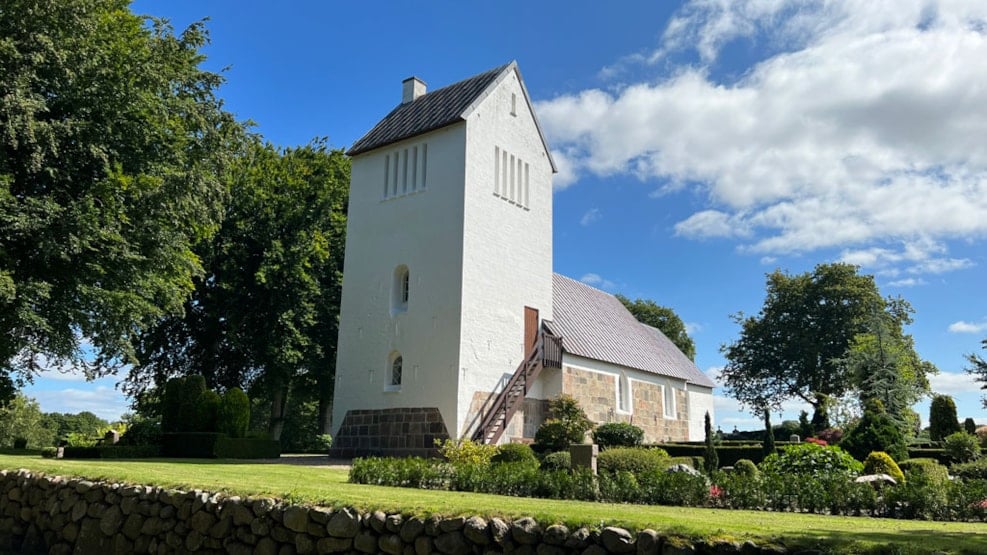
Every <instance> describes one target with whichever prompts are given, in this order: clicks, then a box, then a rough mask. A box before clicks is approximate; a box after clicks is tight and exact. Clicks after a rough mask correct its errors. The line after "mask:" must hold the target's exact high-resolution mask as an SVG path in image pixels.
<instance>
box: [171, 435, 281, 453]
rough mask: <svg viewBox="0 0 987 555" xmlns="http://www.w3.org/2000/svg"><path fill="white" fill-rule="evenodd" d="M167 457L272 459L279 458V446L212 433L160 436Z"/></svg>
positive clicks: (274, 443) (277, 444) (268, 442)
mask: <svg viewBox="0 0 987 555" xmlns="http://www.w3.org/2000/svg"><path fill="white" fill-rule="evenodd" d="M162 453H163V454H164V456H166V457H182V458H202V459H212V458H221V459H272V458H277V457H279V456H280V454H281V443H280V442H278V441H275V440H269V439H253V438H232V437H228V436H227V435H226V434H221V433H215V432H185V433H174V434H163V435H162Z"/></svg>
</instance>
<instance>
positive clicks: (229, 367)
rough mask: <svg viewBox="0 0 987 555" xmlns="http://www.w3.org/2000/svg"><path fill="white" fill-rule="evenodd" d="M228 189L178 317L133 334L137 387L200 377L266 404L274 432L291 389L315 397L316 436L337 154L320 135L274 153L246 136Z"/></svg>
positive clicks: (326, 348) (335, 274) (340, 212)
mask: <svg viewBox="0 0 987 555" xmlns="http://www.w3.org/2000/svg"><path fill="white" fill-rule="evenodd" d="M233 177H234V182H235V194H234V195H233V198H232V199H231V200H230V202H229V204H228V205H227V208H226V214H225V219H224V221H223V224H222V226H221V227H220V229H219V231H218V232H217V233H216V234H215V236H213V237H212V238H211V239H210V240H209V241H206V242H203V243H202V244H200V245H199V246H198V248H197V252H198V253H199V255H200V257H201V258H202V260H203V264H204V266H205V269H206V272H205V275H204V276H203V277H202V278H200V279H197V280H196V281H195V290H194V292H193V295H192V297H191V298H190V299H189V301H188V302H187V303H186V304H185V312H184V315H183V316H180V317H179V316H176V317H171V318H167V319H164V320H162V321H161V322H160V323H159V325H157V326H156V327H155V328H153V329H152V330H151V331H150V332H149V333H146V334H144V335H143V336H142V338H141V343H140V350H139V352H140V354H141V360H142V364H141V365H140V366H139V367H135V368H134V370H133V371H132V372H131V374H130V376H129V377H128V391H129V392H130V393H137V392H140V391H142V390H146V389H149V388H151V387H153V386H154V385H155V384H160V383H162V382H164V381H165V380H166V379H167V378H168V377H170V376H180V375H185V374H190V373H201V374H202V375H203V376H205V378H206V381H207V383H208V384H209V385H210V386H211V387H216V388H219V389H228V388H232V387H241V388H244V389H249V391H250V392H251V396H252V397H255V398H257V397H259V396H264V397H267V398H269V399H270V400H271V403H270V405H269V406H271V407H272V409H271V410H272V416H271V418H270V419H269V423H270V428H271V430H272V433H273V435H274V437H279V435H280V431H281V429H282V427H283V425H284V419H285V416H286V414H287V408H288V405H289V399H288V397H289V393H290V391H291V388H292V387H294V388H295V389H296V390H305V391H316V392H318V397H317V398H318V400H319V407H318V409H319V410H318V418H319V422H318V423H316V427H317V428H321V429H322V431H323V432H324V431H326V425H327V424H328V415H329V404H330V402H331V397H332V384H333V377H334V365H335V353H336V350H335V339H336V335H337V323H338V312H339V298H340V285H341V281H342V262H343V246H344V242H345V226H346V212H345V209H346V203H347V198H348V185H349V160H348V159H347V158H346V157H345V156H344V155H343V153H342V151H340V150H334V149H330V148H329V147H328V146H327V145H326V143H325V141H316V142H314V143H312V144H310V145H308V146H304V147H300V148H291V149H284V150H281V149H277V148H275V147H273V146H272V145H269V144H261V143H259V142H255V143H253V144H251V145H250V146H249V148H248V153H247V154H246V155H245V156H244V157H242V158H241V159H239V160H237V162H236V164H235V167H234V171H233Z"/></svg>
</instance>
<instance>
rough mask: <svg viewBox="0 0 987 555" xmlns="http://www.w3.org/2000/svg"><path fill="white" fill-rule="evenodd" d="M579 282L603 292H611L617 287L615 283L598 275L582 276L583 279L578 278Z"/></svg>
mask: <svg viewBox="0 0 987 555" xmlns="http://www.w3.org/2000/svg"><path fill="white" fill-rule="evenodd" d="M579 281H581V282H583V283H585V284H586V285H592V286H593V287H597V288H599V289H603V290H605V291H611V290H613V289H614V288H616V287H617V284H616V283H614V282H612V281H610V280H609V279H604V278H603V277H602V276H600V274H593V273H589V274H583V277H581V278H579Z"/></svg>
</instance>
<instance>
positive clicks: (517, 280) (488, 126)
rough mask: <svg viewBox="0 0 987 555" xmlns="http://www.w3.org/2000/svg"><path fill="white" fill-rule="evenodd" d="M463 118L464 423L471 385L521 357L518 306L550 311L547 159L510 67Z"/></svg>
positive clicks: (494, 378) (489, 384)
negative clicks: (465, 134) (464, 130)
mask: <svg viewBox="0 0 987 555" xmlns="http://www.w3.org/2000/svg"><path fill="white" fill-rule="evenodd" d="M512 110H513V113H514V115H512ZM467 121H468V123H467V136H466V150H467V160H468V162H467V165H466V195H465V199H464V201H465V204H464V211H465V214H466V218H465V223H464V235H463V252H464V255H463V305H462V328H461V338H462V357H461V360H460V378H461V382H462V385H461V387H460V392H459V410H460V415H461V418H460V423H463V425H464V427H465V425H466V424H468V423H469V422H472V421H473V419H474V416H475V413H474V412H473V411H471V410H470V405H471V400H472V399H473V396H474V394H475V393H477V392H486V393H488V392H490V391H492V390H493V389H494V387H495V386H496V384H497V383H498V382H499V381H500V380H501V379H503V378H504V376H505V375H506V376H510V375H511V374H513V372H514V371H515V369H516V368H517V367H518V365H519V364H520V363H521V361H522V360H523V358H524V352H523V351H524V341H523V340H524V307H525V306H530V307H532V308H536V309H538V311H539V317H540V318H541V319H550V318H551V317H552V169H551V164H550V161H549V155H548V153H547V152H546V151H545V148H544V145H543V144H542V141H541V138H540V136H539V134H538V130H537V127H536V124H535V121H534V119H533V117H532V114H531V112H530V111H529V109H528V104H527V102H526V100H525V96H524V92H523V90H522V88H521V85H520V82H519V80H518V76H517V73H515V72H514V71H510V72H508V73H507V74H506V75H505V76H504V78H503V79H502V80H501V81H500V82H499V84H498V85H497V86H495V87H492V89H491V91H490V92H489V94H488V95H487V96H486V97H484V98H481V99H479V100H478V103H477V104H476V105H475V109H474V110H473V111H472V112H471V113H470V115H469V116H468V120H467ZM463 431H465V430H459V432H460V433H462V432H463ZM507 436H508V434H505V436H504V441H507Z"/></svg>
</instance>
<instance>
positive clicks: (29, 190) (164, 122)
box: [0, 0, 242, 395]
mask: <svg viewBox="0 0 987 555" xmlns="http://www.w3.org/2000/svg"><path fill="white" fill-rule="evenodd" d="M128 3H129V2H128V1H127V0H16V1H6V2H3V4H2V5H0V386H2V387H0V390H2V391H0V393H3V394H6V395H9V394H10V393H11V385H13V384H14V382H19V381H22V380H24V379H30V377H31V375H32V373H33V372H34V371H36V370H37V369H38V368H39V367H40V366H42V365H46V364H48V365H56V364H62V363H74V364H75V365H76V366H77V367H85V368H86V369H87V370H88V371H89V372H90V373H103V372H109V371H112V370H113V369H114V368H116V366H117V365H118V364H120V363H133V362H135V361H136V356H135V355H136V353H135V350H134V341H135V340H136V336H137V334H138V333H139V332H140V331H141V330H143V329H145V328H146V327H147V326H148V325H149V324H150V323H151V322H153V321H155V320H157V319H158V318H160V317H162V316H164V315H168V314H178V313H180V312H181V309H182V303H183V301H184V300H185V299H186V298H187V296H188V293H189V292H190V291H191V290H192V287H193V281H192V280H193V278H194V277H195V276H197V275H199V274H200V273H201V267H200V264H199V260H198V258H197V257H196V255H195V254H194V253H193V252H192V250H191V246H192V245H193V244H194V243H195V242H196V241H199V240H201V239H203V238H205V237H208V236H209V235H210V234H211V233H212V232H213V231H214V230H215V229H216V226H217V223H218V221H219V219H220V217H221V208H222V206H223V201H224V199H225V198H226V195H227V189H226V186H225V181H226V180H225V175H226V170H227V167H228V163H229V160H230V157H231V153H232V152H233V151H234V150H235V148H236V145H237V144H238V142H239V137H240V136H241V133H242V128H241V126H240V125H239V124H238V123H236V121H235V120H234V118H233V116H232V115H231V114H229V113H227V112H225V111H224V110H223V109H222V103H221V101H220V100H219V99H218V98H217V97H216V90H217V88H218V87H219V86H220V84H221V83H222V78H221V77H220V76H219V75H217V74H214V73H210V72H208V71H204V70H202V69H200V67H199V66H200V64H201V63H202V61H203V59H204V57H203V55H202V54H201V53H200V49H201V48H202V47H203V46H204V45H205V44H206V43H207V42H208V36H207V33H206V31H205V29H204V27H203V25H202V24H201V23H196V24H193V25H191V26H190V27H189V28H188V29H186V30H185V31H184V32H182V33H180V34H177V35H176V34H175V33H174V32H173V31H172V29H171V27H170V26H169V25H168V24H167V23H166V22H164V21H160V20H153V19H151V20H148V19H145V18H142V17H139V16H136V15H134V14H132V13H131V12H130V11H129V8H128ZM84 342H86V343H88V344H91V351H92V354H93V355H95V360H92V358H91V356H90V355H89V353H86V352H84V349H83V348H82V347H83V345H84ZM85 350H86V351H88V350H89V349H85Z"/></svg>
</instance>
